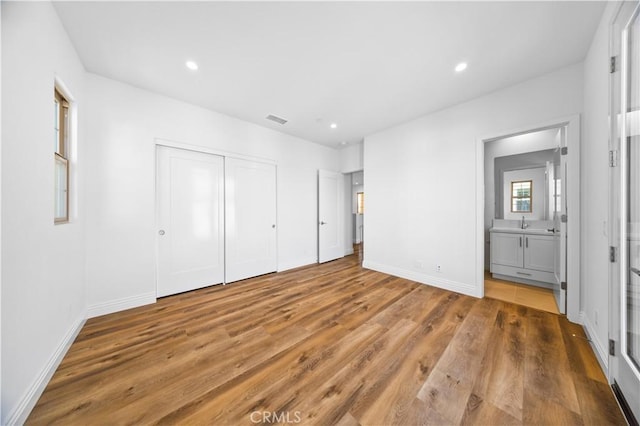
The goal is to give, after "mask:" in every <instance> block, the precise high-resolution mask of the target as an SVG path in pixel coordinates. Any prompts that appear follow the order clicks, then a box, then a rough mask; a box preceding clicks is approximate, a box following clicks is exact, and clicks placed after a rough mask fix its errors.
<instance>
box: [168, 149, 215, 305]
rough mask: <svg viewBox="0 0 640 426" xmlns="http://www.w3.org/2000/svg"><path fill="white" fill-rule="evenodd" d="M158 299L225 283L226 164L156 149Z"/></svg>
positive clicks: (205, 156)
mask: <svg viewBox="0 0 640 426" xmlns="http://www.w3.org/2000/svg"><path fill="white" fill-rule="evenodd" d="M156 190H157V198H156V200H157V207H156V211H157V225H158V226H157V235H156V237H157V250H158V270H157V271H158V277H157V295H158V297H162V296H167V295H170V294H176V293H182V292H184V291H189V290H193V289H196V288H201V287H206V286H209V285H212V284H219V283H221V282H223V280H224V234H223V232H224V216H223V213H224V211H223V205H224V165H223V158H222V157H219V156H217V155H210V154H204V153H200V152H195V151H187V150H183V149H175V148H168V147H164V146H158V148H157V176H156Z"/></svg>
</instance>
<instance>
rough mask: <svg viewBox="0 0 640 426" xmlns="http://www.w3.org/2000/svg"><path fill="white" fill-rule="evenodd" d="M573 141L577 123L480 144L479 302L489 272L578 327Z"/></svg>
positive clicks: (576, 168) (512, 134) (576, 148)
mask: <svg viewBox="0 0 640 426" xmlns="http://www.w3.org/2000/svg"><path fill="white" fill-rule="evenodd" d="M578 141H579V119H578V117H577V116H573V117H569V118H566V119H559V120H553V121H550V122H548V123H544V124H541V125H537V126H536V125H534V126H530V127H528V128H523V129H519V130H516V131H511V132H501V133H497V134H495V135H493V136H491V137H485V138H482V139H479V143H478V150H479V155H478V170H479V171H478V179H479V186H481V188H479V189H478V193H479V194H483V196H482V198H481V199H479V200H478V203H477V210H478V216H479V217H478V241H477V242H478V253H479V255H478V281H479V282H480V283H481V286H482V288H483V292H482V295H486V294H487V288H486V287H485V274H487V273H488V274H489V276H490V277H491V278H495V279H499V280H503V281H510V282H512V283H516V284H517V285H519V286H523V285H526V286H528V287H527V288H533V289H536V290H540V291H546V292H547V293H548V296H549V297H552V298H553V301H554V303H555V305H556V307H557V308H558V312H560V313H566V314H567V316H568V318H569V320H570V321H573V322H578V321H579V294H580V292H579V285H580V281H579V271H580V266H579V227H580V222H579V204H580V200H579V184H580V180H579V162H578V161H576V160H577V159H578V158H579V144H578ZM496 159H498V160H497V162H496ZM496 164H497V167H496ZM569 211H571V215H569V214H568V212H569ZM570 230H571V232H569V231H570ZM492 231H494V232H492ZM516 284H514V285H516ZM516 303H520V304H523V303H526V300H523V299H522V298H521V299H520V300H516Z"/></svg>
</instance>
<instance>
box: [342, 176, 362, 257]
mask: <svg viewBox="0 0 640 426" xmlns="http://www.w3.org/2000/svg"><path fill="white" fill-rule="evenodd" d="M344 180H345V197H346V198H345V207H346V208H345V224H346V226H345V242H346V243H345V248H346V250H347V253H346V254H351V253H353V254H355V255H357V256H359V258H360V259H362V258H363V252H364V250H363V248H364V236H365V232H364V214H365V200H366V197H365V190H364V171H363V170H359V171H355V172H352V173H346V174H345V179H344ZM349 243H350V244H349ZM351 250H353V251H352V252H350V251H351Z"/></svg>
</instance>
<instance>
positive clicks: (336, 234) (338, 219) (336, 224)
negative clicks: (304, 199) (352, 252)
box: [318, 170, 345, 263]
mask: <svg viewBox="0 0 640 426" xmlns="http://www.w3.org/2000/svg"><path fill="white" fill-rule="evenodd" d="M343 187H344V177H343V175H342V173H337V172H330V171H326V170H319V171H318V262H319V263H324V262H329V261H331V260H335V259H338V258H341V257H344V253H345V249H344V242H343V240H344V219H343V218H344V201H343V198H344V197H343Z"/></svg>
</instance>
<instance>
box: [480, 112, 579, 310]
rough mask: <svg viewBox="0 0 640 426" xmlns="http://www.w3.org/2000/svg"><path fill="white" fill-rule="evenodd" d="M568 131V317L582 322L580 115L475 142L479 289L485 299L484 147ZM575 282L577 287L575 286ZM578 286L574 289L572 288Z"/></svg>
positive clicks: (489, 136)
mask: <svg viewBox="0 0 640 426" xmlns="http://www.w3.org/2000/svg"><path fill="white" fill-rule="evenodd" d="M560 127H566V128H567V149H568V152H567V192H566V193H567V212H568V220H567V246H568V247H567V277H571V278H570V279H571V283H569V284H568V285H567V318H568V319H569V321H571V322H574V323H580V291H581V284H580V115H579V114H575V115H570V116H566V117H560V118H556V119H551V120H547V121H543V122H541V123H537V124H532V125H528V126H521V127H518V128H515V129H511V130H503V131H496V132H492V133H489V134H487V135H485V136H483V137H480V138H478V139H477V142H476V288H477V289H478V294H476V296H478V297H484V261H485V250H484V248H485V247H484V246H485V243H484V239H485V233H484V202H485V201H484V200H485V197H484V190H485V188H484V144H485V143H487V142H491V141H494V140H497V139H504V138H508V137H512V136H518V135H522V134H526V133H531V132H537V131H541V130H548V129H554V128H560ZM573 283H575V284H573ZM574 285H575V288H573V286H574Z"/></svg>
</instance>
